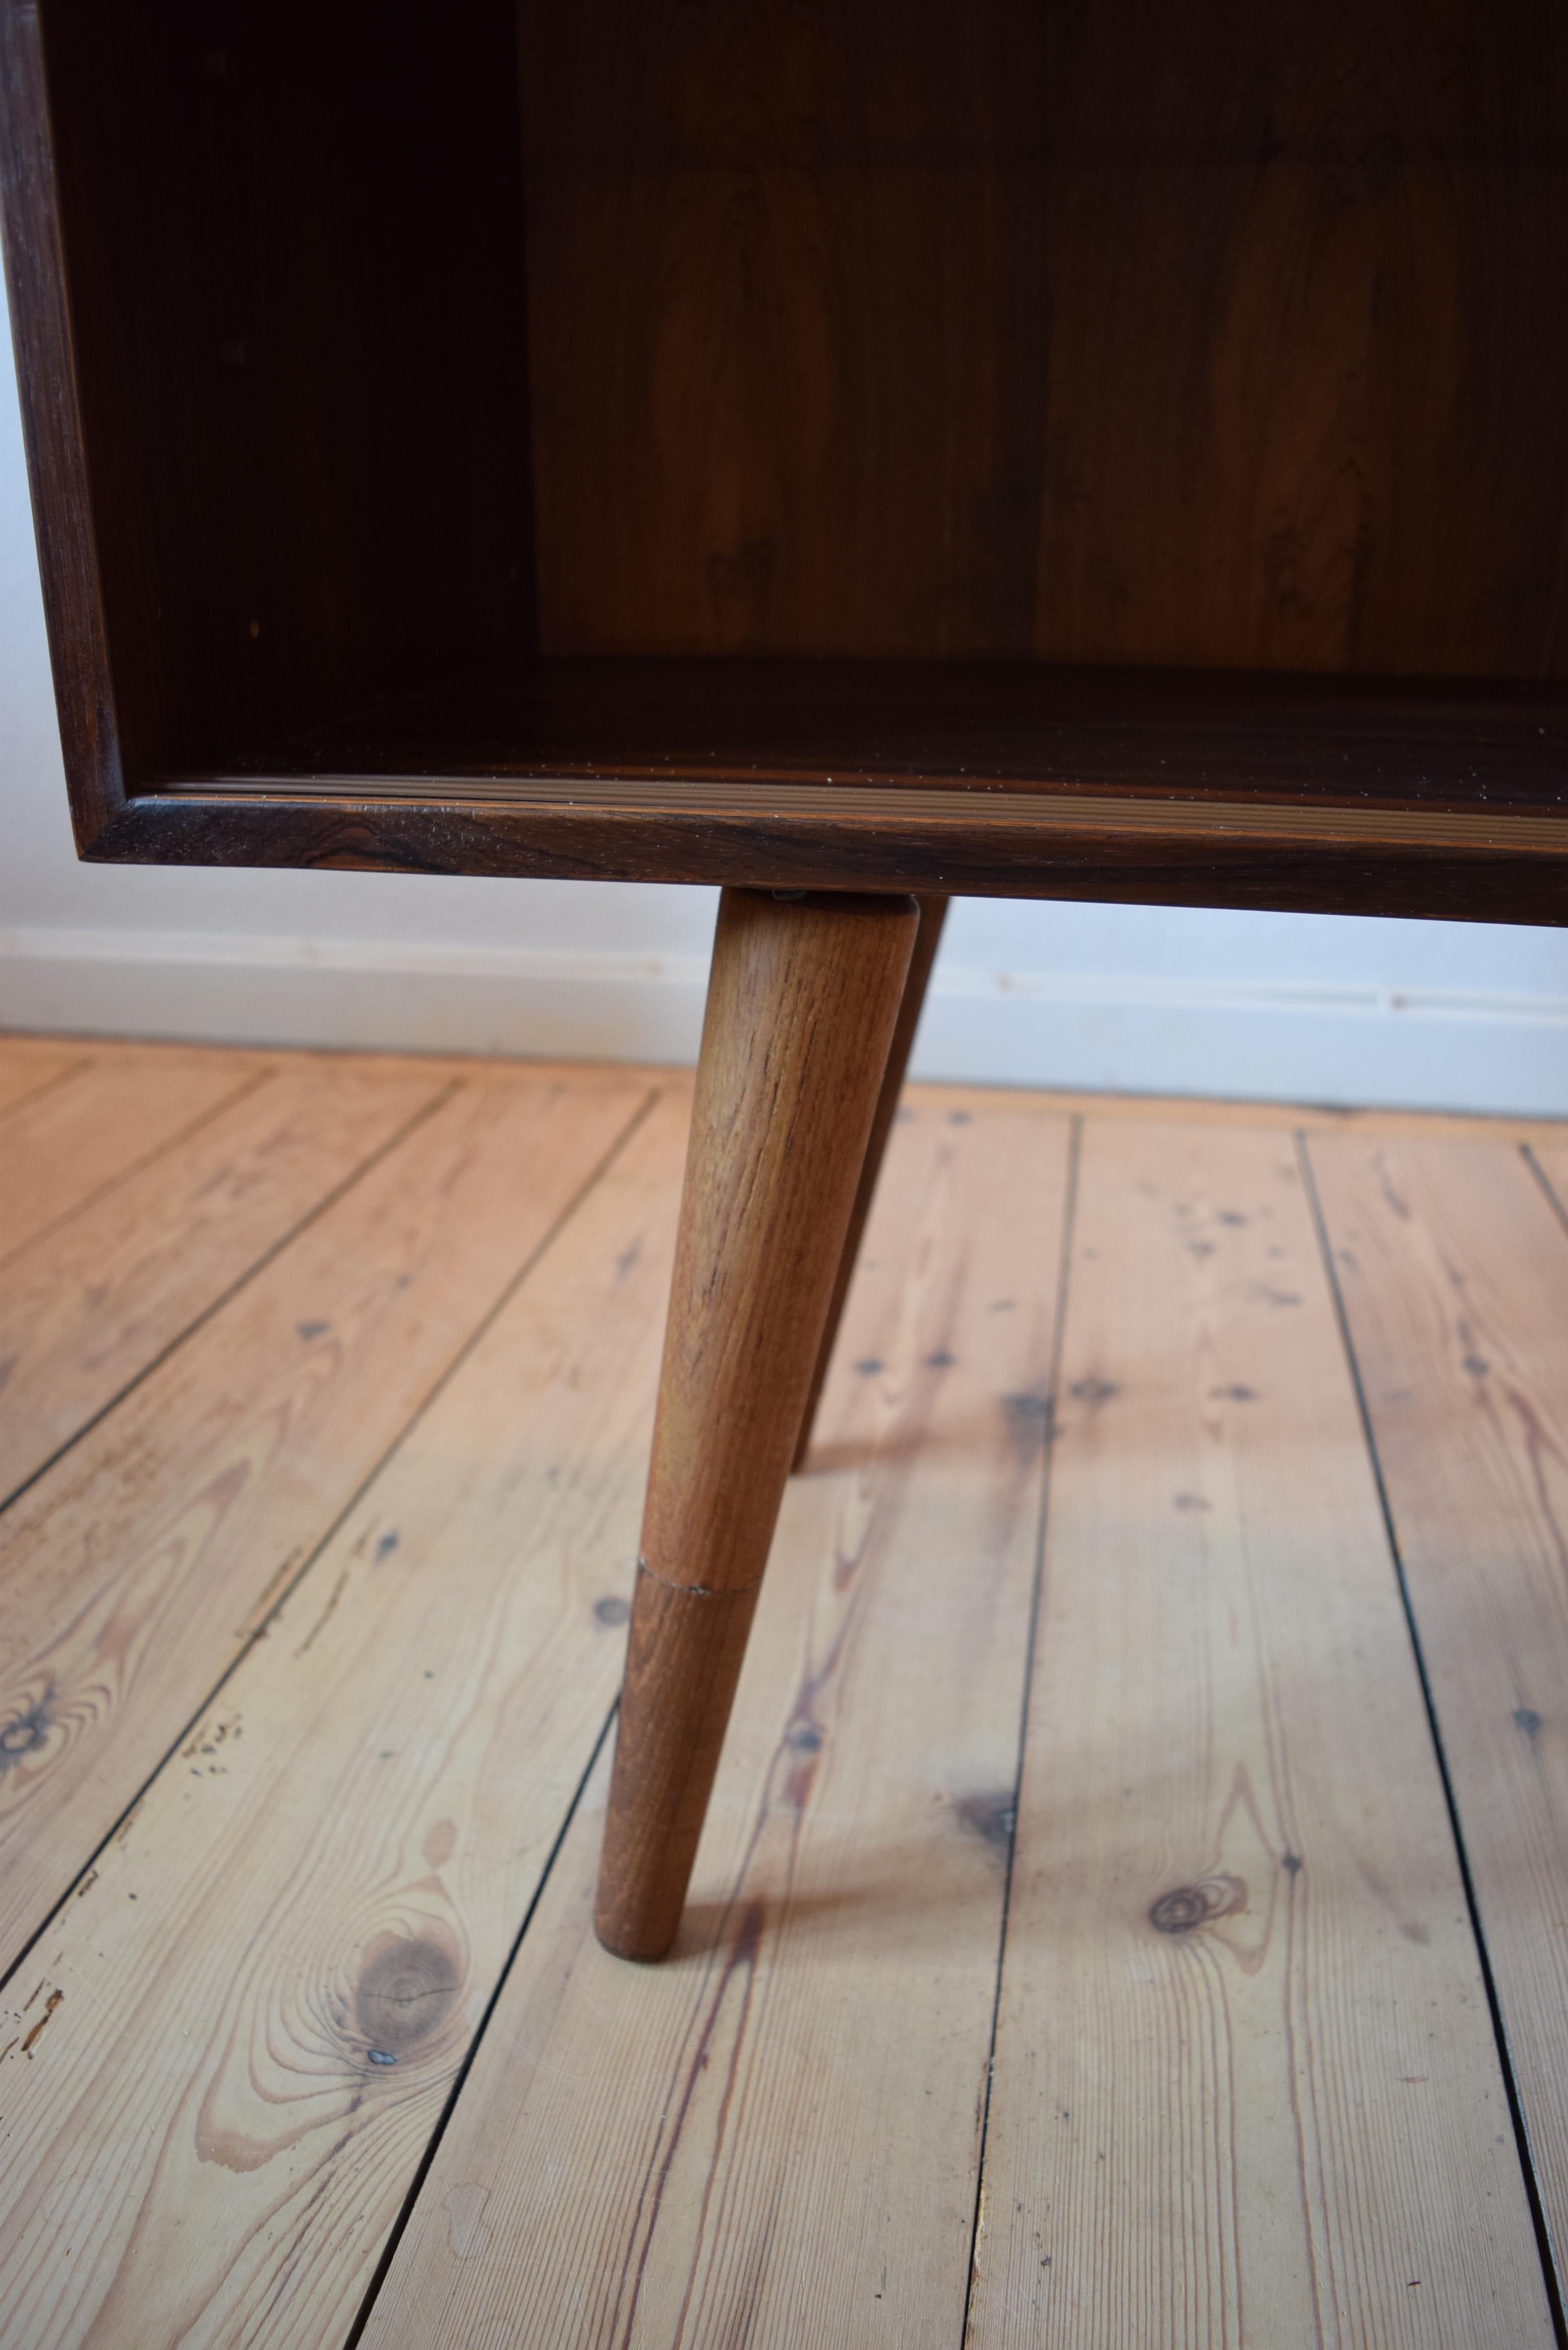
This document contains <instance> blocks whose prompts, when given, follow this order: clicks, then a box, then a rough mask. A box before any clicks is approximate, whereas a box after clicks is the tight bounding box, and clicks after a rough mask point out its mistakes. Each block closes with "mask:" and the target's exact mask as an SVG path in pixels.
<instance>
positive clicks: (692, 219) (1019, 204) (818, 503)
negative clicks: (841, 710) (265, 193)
mask: <svg viewBox="0 0 1568 2350" xmlns="http://www.w3.org/2000/svg"><path fill="white" fill-rule="evenodd" d="M520 53H521V55H520V64H521V83H522V98H523V122H524V184H525V190H526V215H527V238H528V286H529V309H530V319H531V345H532V369H531V380H532V388H533V410H534V455H535V489H536V498H537V516H536V530H537V565H538V571H537V577H538V593H539V614H540V629H541V642H542V645H543V647H544V648H545V650H557V651H571V652H581V651H589V652H600V651H616V652H645V651H676V652H728V651H736V650H748V651H755V652H777V653H799V652H828V653H836V654H888V655H913V656H921V655H957V654H981V655H983V654H1004V653H1005V654H1030V653H1033V654H1036V655H1038V656H1040V657H1042V658H1044V659H1047V660H1087V661H1117V662H1134V663H1137V662H1158V663H1176V662H1189V663H1195V664H1199V665H1220V666H1237V667H1266V668H1284V669H1309V670H1310V669H1327V670H1355V671H1372V672H1377V671H1384V672H1403V673H1407V674H1410V673H1415V674H1420V673H1437V674H1450V675H1501V676H1519V677H1529V676H1548V675H1554V674H1555V675H1560V674H1562V673H1563V667H1564V663H1565V661H1568V629H1565V628H1564V613H1563V603H1564V592H1565V579H1564V571H1565V559H1568V527H1565V524H1568V431H1565V429H1564V425H1563V419H1564V417H1565V416H1568V170H1565V149H1564V124H1565V123H1568V63H1565V60H1568V16H1565V15H1564V12H1563V11H1562V10H1561V9H1560V8H1558V7H1556V6H1555V5H1553V0H1511V5H1509V6H1507V7H1506V8H1500V7H1497V6H1496V5H1491V0H1387V5H1382V6H1380V7H1378V8H1376V10H1368V9H1355V8H1350V9H1346V8H1345V7H1343V6H1334V5H1326V0H1282V5H1278V6H1275V7H1272V8H1269V9H1259V8H1257V7H1256V6H1255V5H1251V0H1214V5H1209V6H1206V7H1204V8H1202V9H1198V10H1195V9H1193V8H1191V7H1190V6H1189V5H1182V0H1094V5H1090V0H1054V5H1039V0H810V5H801V0H691V5H684V6H680V7H670V8H647V7H641V6H637V5H628V0H576V5H574V6H573V7H571V8H569V9H563V8H560V7H557V6H555V5H550V0H522V6H521V16H520Z"/></svg>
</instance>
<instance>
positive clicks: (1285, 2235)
mask: <svg viewBox="0 0 1568 2350" xmlns="http://www.w3.org/2000/svg"><path fill="white" fill-rule="evenodd" d="M689 1099H690V1088H689V1080H687V1079H685V1078H683V1077H681V1076H665V1075H661V1074H658V1073H649V1072H647V1071H640V1072H639V1071H633V1070H615V1069H609V1070H606V1069H586V1068H584V1069H578V1068H563V1067H556V1066H537V1067H530V1066H518V1065H510V1064H509V1065H501V1064H485V1063H473V1062H463V1063H438V1062H432V1061H421V1060H399V1059H391V1058H384V1059H371V1058H356V1057H332V1056H324V1055H305V1054H290V1053H259V1052H249V1051H245V1052H217V1051H206V1050H194V1049H187V1048H174V1047H171V1048H159V1047H147V1046H139V1045H97V1044H91V1043H86V1044H77V1043H72V1042H69V1041H66V1042H61V1041H57V1040H54V1039H48V1040H44V1039H30V1038H20V1037H18V1038H14V1039H10V1040H0V1493H3V1494H4V1495H5V1496H7V1497H8V1499H7V1500H6V1501H5V1507H4V1510H3V1513H0V1595H3V1596H0V1972H3V1975H4V1983H3V1988H0V2169H3V2172H4V2185H3V2188H0V2343H3V2344H4V2345H5V2350H55V2345H67V2344H72V2345H76V2344H92V2345H103V2350H163V2345H176V2344H178V2345H182V2350H185V2346H186V2345H219V2344H223V2345H242V2344H243V2345H259V2346H260V2350H285V2345H286V2350H305V2346H306V2345H334V2350H336V2345H344V2344H349V2343H362V2344H364V2345H367V2350H393V2345H397V2350H535V2345H561V2350H566V2345H606V2350H609V2345H659V2350H665V2345H670V2346H671V2350H673V2345H682V2350H699V2346H701V2350H742V2345H745V2350H757V2345H778V2350H784V2345H788V2350H795V2345H807V2346H808V2350H815V2345H832V2346H833V2350H836V2345H857V2350H858V2345H889V2350H891V2345H904V2350H913V2345H946V2350H960V2345H961V2344H963V2343H964V2342H965V2341H966V2339H967V2341H968V2343H969V2344H970V2345H971V2350H992V2346H993V2345H995V2350H1001V2345H1033V2344H1040V2345H1045V2344H1049V2345H1075V2350H1091V2345H1093V2350H1106V2345H1114V2350H1121V2345H1127V2350H1133V2345H1137V2350H1146V2345H1161V2350H1163V2345H1181V2346H1182V2350H1188V2345H1192V2350H1197V2345H1203V2350H1208V2345H1226V2350H1233V2345H1259V2346H1260V2350H1289V2346H1290V2345H1307V2344H1333V2345H1343V2346H1344V2350H1349V2345H1376V2350H1381V2345H1417V2344H1420V2345H1443V2350H1469V2346H1470V2345H1493V2344H1495V2345H1508V2350H1513V2345H1550V2344H1552V2343H1553V2342H1557V2343H1559V2344H1561V2342H1562V2341H1563V2333H1562V2318H1561V2303H1560V2286H1559V2284H1558V2282H1556V2281H1555V2280H1554V2279H1553V2278H1552V2274H1551V2267H1550V2263H1551V2258H1552V2253H1553V2252H1554V2253H1555V2257H1556V2261H1557V2262H1558V2264H1559V2269H1560V2270H1561V2268H1562V2265H1563V2262H1564V2261H1565V2260H1568V2033H1565V2023H1568V1224H1565V1222H1564V1204H1563V1203H1564V1201H1568V1129H1564V1128H1553V1127H1549V1126H1540V1125H1537V1126H1533V1127H1532V1126H1527V1125H1513V1124H1510V1123H1508V1122H1506V1121H1469V1122H1465V1121H1457V1120H1438V1119H1422V1118H1414V1117H1409V1116H1393V1115H1390V1116H1388V1117H1386V1118H1384V1117H1376V1116H1356V1117H1345V1116H1335V1115H1334V1114H1332V1113H1327V1112H1292V1111H1287V1110H1280V1109H1272V1108H1259V1109H1249V1108H1218V1107H1215V1108H1210V1107H1203V1106H1200V1105H1195V1104H1189V1103H1181V1102H1167V1103H1147V1102H1118V1101H1116V1100H1111V1099H1106V1098H1103V1097H1101V1098H1090V1099H1083V1100H1073V1099H1068V1098H1066V1097H1053V1096H1045V1095H1026V1094H1003V1093H996V1092H983V1093H982V1092H971V1091H964V1092H961V1091H957V1090H952V1089H937V1088H929V1087H928V1088H923V1089H921V1088H916V1089H914V1090H913V1091H912V1092H911V1093H910V1095H909V1097H908V1100H907V1104H906V1107H905V1108H904V1110H903V1112H902V1114H901V1117H900V1121H899V1124H898V1128H897V1129H896V1132H895V1139H894V1143H893V1147H892V1150H891V1153H890V1157H889V1161H888V1170H887V1173H886V1175H885V1178H884V1181H883V1185H882V1190H881V1193H880V1196H879V1199H878V1201H877V1210H876V1213H875V1216H874V1219H873V1224H872V1228H871V1232H870V1234H869V1237H868V1242H867V1253H866V1258H865V1261H864V1263H863V1264H862V1267H861V1269H860V1272H859V1274H858V1275H857V1284H856V1287H855V1290H854V1293H853V1295H852V1297H851V1301H850V1308H849V1314H848V1317H847V1321H846V1327H845V1331H844V1334H843V1337H842V1340H841V1344H840V1347H839V1352H838V1357H837V1360H836V1365H835V1368H834V1372H833V1376H832V1378H831V1380H830V1382H829V1386H828V1389H827V1393H826V1399H825V1405H824V1410H823V1417H822V1421H821V1424H820V1427H819V1430H818V1437H817V1441H816V1444H815V1450H814V1451H813V1454H812V1456H811V1459H810V1461H809V1463H808V1466H807V1469H806V1471H805V1473H804V1474H803V1475H802V1476H800V1477H799V1478H797V1479H796V1480H795V1481H794V1483H793V1485H792V1487H791V1490H790V1493H789V1497H788V1500H787V1502H786V1504H785V1508H784V1518H783V1522H782V1523H781V1526H780V1530H779V1535H778V1540H777V1543H776V1545H775V1548H774V1559H773V1565H772V1568H771V1571H770V1577H769V1582H768V1586H767V1588H766V1592H765V1595H764V1598H763V1606H762V1609H761V1612H760V1615H759V1617H758V1622H757V1628H756V1632H755V1635H754V1638H753V1648H752V1653H751V1655H750V1658H749V1659H748V1662H747V1667H746V1672H745V1678H744V1680H743V1682H742V1692H741V1698H740V1701H739V1707H738V1712H737V1719H736V1722H735V1726H734V1728H733V1731H732V1737H731V1742H730V1744H729V1746H728V1748H727V1749H726V1752H725V1757H724V1762H723V1765H722V1773H721V1778H720V1783H719V1787H718V1791H717V1794H716V1796H715V1800H714V1805H713V1811H712V1814H711V1820H710V1823H709V1827H708V1832H707V1835H706V1837H705V1840H704V1843H703V1846H702V1849H701V1855H700V1857H699V1861H698V1866H697V1875H696V1880H695V1886H694V1891H693V1900H692V1906H691V1911H690V1914H689V1917H688V1919H687V1923H686V1926H685V1928H684V1929H683V1932H682V1938H681V1940H680V1945H679V1946H678V1952H677V1955H676V1957H675V1958H674V1959H673V1960H671V1961H670V1963H669V1964H667V1965H665V1966H663V1967H660V1968H657V1969H639V1968H635V1967H630V1966H627V1965H625V1964H622V1963H619V1962H618V1961H616V1960H611V1959H609V1958H607V1957H606V1956H605V1955H604V1953H603V1952H601V1951H600V1950H598V1949H597V1946H596V1944H595V1943H594V1941H593V1939H592V1935H591V1931H590V1927H589V1911H590V1899H591V1892H592V1884H593V1874H594V1866H595V1860H596V1856H597V1843H598V1836H599V1829H600V1824H601V1815H602V1807H603V1804H604V1798H605V1785H606V1770H607V1752H608V1746H609V1742H610V1739H611V1737H612V1735H613V1725H612V1719H611V1716H612V1707H613V1702H614V1697H615V1690H616V1684H617V1679H618V1670H619V1664H620V1654H621V1648H622V1640H623V1632H622V1627H623V1626H624V1624H625V1621H626V1615H627V1596H628V1592H629V1589H630V1585H631V1576H632V1568H633V1559H634V1545H635V1542H636V1535H637V1524H638V1515H639V1503H640V1497H641V1481H642V1474H643V1467H644V1459H645V1453H646V1448H647V1443H648V1438H649V1421H650V1413H651V1407H652V1402H653V1391H654V1381H655V1376H656V1369H657V1363H658V1356H659V1338H660V1331H661V1324H662V1317H663V1310H664V1295H665V1285H666V1281H667V1277H668V1269H669V1263H670V1253H671V1247H672V1235H673V1226H674V1219H675V1211H676V1203H677V1196H678V1191H679V1186H680V1170H681V1157H682V1150H683V1145H684V1131H685V1123H686V1118H687V1110H688V1104H689ZM966 2329H967V2334H966Z"/></svg>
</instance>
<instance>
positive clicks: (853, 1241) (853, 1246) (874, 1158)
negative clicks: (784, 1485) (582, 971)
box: [793, 898, 948, 1469]
mask: <svg viewBox="0 0 1568 2350" xmlns="http://www.w3.org/2000/svg"><path fill="white" fill-rule="evenodd" d="M915 903H916V905H917V906H918V907H919V910H920V928H919V935H918V936H917V938H916V940H915V949H914V952H913V953H912V954H911V955H910V957H909V977H908V979H907V980H906V981H905V983H904V1000H903V1002H902V1003H900V1005H899V1006H898V1024H897V1025H896V1026H895V1028H894V1030H893V1042H892V1044H891V1045H889V1046H888V1066H887V1068H886V1070H885V1071H884V1072H883V1076H882V1090H881V1092H880V1093H879V1094H878V1096H877V1109H876V1115H875V1116H874V1117H873V1118H872V1120H871V1134H870V1139H869V1140H868V1141H867V1145H866V1163H865V1165H864V1166H863V1167H862V1169H861V1170H860V1181H859V1184H858V1187H857V1191H856V1193H855V1205H854V1207H853V1208H852V1209H851V1210H850V1211H849V1230H848V1232H847V1233H846V1235H845V1241H844V1254H843V1255H842V1256H841V1257H840V1259H839V1261H838V1275H837V1278H836V1281H835V1282H834V1284H833V1297H832V1300H831V1302H830V1304H829V1305H828V1308H827V1321H826V1325H825V1326H824V1328H823V1333H822V1344H821V1346H820V1347H818V1349H817V1355H816V1368H815V1370H814V1371H813V1373H812V1375H811V1386H810V1388H808V1390H807V1392H806V1399H805V1410H804V1411H803V1412H802V1414H801V1418H800V1435H799V1438H798V1439H797V1440H796V1443H795V1448H794V1463H793V1466H794V1468H796V1469H800V1468H803V1467H804V1466H805V1456H806V1454H807V1452H808V1451H810V1450H811V1431H812V1428H813V1426H814V1425H815V1419H816V1407H817V1404H818V1402H819V1400H820V1399H821V1396H822V1386H823V1381H824V1380H825V1379H826V1377H827V1367H828V1364H829V1363H830V1362H831V1361H832V1360H833V1347H834V1341H835V1340H836V1338H837V1336H838V1325H839V1322H840V1320H841V1318H842V1316H843V1313H844V1301H845V1299H846V1297H847V1296H848V1295H849V1284H850V1282H851V1280H852V1279H853V1277H854V1274H855V1261H856V1259H857V1257H858V1255H859V1254H860V1242H861V1237H862V1235H863V1234H864V1232H865V1230H866V1219H867V1216H868V1215H869V1214H870V1213H871V1202H872V1201H873V1199H874V1198H875V1197H876V1193H877V1176H878V1175H879V1174H880V1173H881V1172H882V1154H883V1152H884V1151H885V1150H886V1149H887V1148H888V1135H889V1134H890V1133H891V1132H892V1130H893V1120H894V1118H895V1117H896V1115H897V1113H898V1097H899V1095H900V1094H901V1093H902V1092H903V1090H904V1072H905V1070H906V1069H907V1068H908V1067H909V1053H910V1050H911V1048H912V1046H913V1045H914V1042H915V1031H916V1029H917V1028H918V1027H919V1024H920V1014H921V1012H922V1010H923V1009H924V1007H925V1001H926V989H927V986H928V984H929V981H930V976H931V965H932V964H933V963H934V962H935V961H936V959H937V948H938V947H939V945H940V942H941V935H942V924H943V923H944V922H945V921H946V920H947V913H948V901H947V899H945V898H917V899H916V900H915Z"/></svg>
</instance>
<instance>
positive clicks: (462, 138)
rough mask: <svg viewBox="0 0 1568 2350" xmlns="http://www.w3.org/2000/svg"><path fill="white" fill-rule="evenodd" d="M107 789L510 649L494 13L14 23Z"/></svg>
mask: <svg viewBox="0 0 1568 2350" xmlns="http://www.w3.org/2000/svg"><path fill="white" fill-rule="evenodd" d="M42 13H43V23H44V29H45V45H46V54H47V62H48V73H49V86H50V106H51V113H52V118H53V121H54V127H55V137H56V146H57V158H58V171H59V182H60V199H61V202H60V211H61V222H62V231H63V243H64V247H65V255H66V264H67V271H68V279H69V286H70V299H71V332H72V337H73V346H74V351H75V360H76V369H77V382H78V396H79V400H80V403H81V410H82V415H83V420H84V427H85V437H86V442H87V448H88V461H89V467H90V478H91V494H92V504H93V522H94V527H95V531H96V536H97V542H98V546H99V561H100V566H101V574H102V582H103V601H104V608H105V614H106V619H107V624H108V633H109V646H110V652H111V657H112V662H113V669H114V675H115V681H116V686H117V689H118V694H119V707H120V715H121V727H122V733H123V737H124V748H125V764H126V769H127V776H128V783H129V784H130V788H132V789H134V788H136V787H137V786H138V785H144V784H146V783H147V782H149V781H151V780H153V779H156V778H159V777H162V776H166V775H170V774H179V773H181V772H191V771H192V770H196V771H199V770H200V769H201V768H202V767H203V766H204V765H208V764H211V763H213V762H214V761H218V760H221V759H223V758H224V757H226V756H233V755H234V753H235V752H236V751H239V750H243V749H244V746H246V745H248V744H254V743H257V742H261V741H277V740H279V739H286V738H287V737H288V735H289V734H290V733H291V732H294V731H296V730H298V729H300V728H302V727H306V726H309V725H311V724H313V723H316V722H317V720H318V719H319V718H320V717H321V716H323V715H324V714H326V713H327V712H342V711H345V710H351V709H354V708H355V707H357V706H359V705H361V704H373V703H374V702H376V701H377V700H378V699H379V698H380V697H382V696H385V695H387V694H390V693H393V692H397V691H406V690H407V689H408V687H409V686H410V683H421V682H423V681H427V680H437V679H440V678H441V676H442V675H443V674H447V673H451V672H452V671H455V670H456V669H457V668H459V667H462V666H464V665H466V664H468V663H471V662H473V661H475V660H485V659H490V658H493V657H495V656H497V655H499V654H502V653H504V652H506V651H509V650H516V649H519V648H525V647H526V646H527V645H528V644H529V643H530V642H531V628H532V623H531V604H532V549H531V543H530V522H529V514H528V463H527V422H526V414H525V408H524V411H523V412H522V413H521V414H520V412H519V402H520V400H522V401H525V383H526V371H527V370H526V349H525V329H524V316H523V299H524V289H523V262H522V254H523V246H522V220H521V185H520V166H519V159H518V151H517V120H516V106H515V99H514V86H515V63H514V59H515V29H514V23H513V20H512V16H511V11H510V8H509V7H508V6H506V5H500V0H472V5H465V6H463V7H462V8H460V9H452V10H425V9H421V7H419V6H417V5H414V0H390V5H385V6H375V5H371V0H331V5H326V6H322V5H306V0H269V5H262V4H261V0H148V5H143V6H139V7H136V8H126V7H123V6H120V5H117V0H45V5H44V8H43V12H42Z"/></svg>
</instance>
